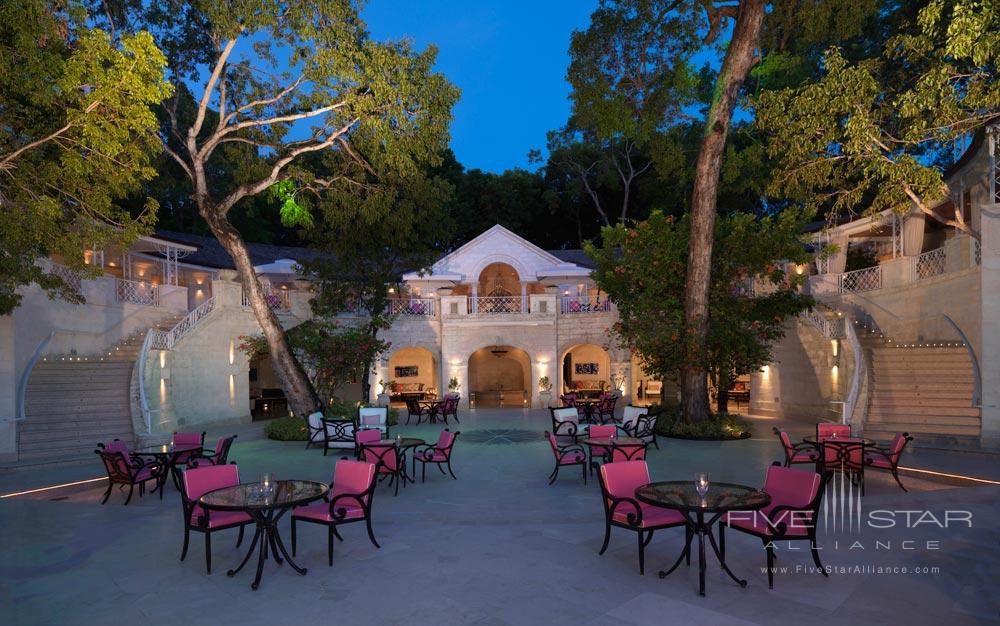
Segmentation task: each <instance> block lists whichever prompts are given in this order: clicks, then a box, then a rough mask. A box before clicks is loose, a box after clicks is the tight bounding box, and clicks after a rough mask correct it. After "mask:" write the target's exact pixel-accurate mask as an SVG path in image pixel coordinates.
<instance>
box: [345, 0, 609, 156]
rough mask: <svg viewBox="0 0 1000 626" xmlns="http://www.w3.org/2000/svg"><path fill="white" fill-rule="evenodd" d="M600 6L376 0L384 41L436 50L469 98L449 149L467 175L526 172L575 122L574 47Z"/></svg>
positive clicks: (373, 18) (573, 1) (377, 29)
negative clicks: (552, 138) (556, 134)
mask: <svg viewBox="0 0 1000 626" xmlns="http://www.w3.org/2000/svg"><path fill="white" fill-rule="evenodd" d="M596 7H597V0H561V1H553V0H534V1H525V0H416V1H414V0H369V3H368V4H367V6H366V7H365V8H364V10H363V12H362V16H363V18H364V19H365V21H366V22H367V23H368V27H369V30H370V31H371V33H372V36H373V37H374V38H375V39H376V40H386V39H401V38H403V37H409V38H411V39H413V41H414V42H415V43H416V45H417V46H418V47H419V48H420V49H423V48H425V47H426V46H427V45H428V44H435V45H437V47H438V63H437V69H438V70H439V71H440V72H442V73H443V74H444V75H445V76H447V77H448V79H449V80H450V81H451V82H452V83H454V84H455V85H457V86H458V87H459V88H460V89H461V90H462V97H461V100H460V101H459V102H458V104H457V105H456V106H455V109H454V111H453V113H454V118H455V119H454V121H453V122H452V126H451V134H452V138H451V147H452V149H453V150H454V151H455V155H456V156H457V158H458V160H459V162H461V163H462V164H463V165H465V167H466V168H468V169H473V168H479V169H483V170H487V171H491V172H502V171H503V170H505V169H508V168H511V167H528V159H527V153H528V150H530V149H532V148H539V149H544V148H545V133H546V132H547V131H550V130H555V129H557V128H559V127H561V126H562V125H563V124H565V122H566V119H567V118H568V117H569V111H570V103H569V100H568V99H567V96H568V95H569V84H568V83H567V82H566V68H567V66H568V65H569V54H568V50H569V39H570V34H571V33H572V32H573V31H574V30H583V29H585V28H586V27H587V25H588V24H589V23H590V14H591V13H592V12H593V11H594V9H595V8H596Z"/></svg>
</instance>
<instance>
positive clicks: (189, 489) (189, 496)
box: [181, 464, 254, 574]
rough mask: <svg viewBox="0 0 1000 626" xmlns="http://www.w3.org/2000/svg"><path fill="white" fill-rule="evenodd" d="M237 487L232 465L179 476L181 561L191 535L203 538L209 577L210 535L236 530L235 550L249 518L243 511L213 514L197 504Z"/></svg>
mask: <svg viewBox="0 0 1000 626" xmlns="http://www.w3.org/2000/svg"><path fill="white" fill-rule="evenodd" d="M238 484H240V471H239V469H238V468H237V467H236V465H235V464H230V465H208V466H205V467H193V468H190V469H186V470H184V473H183V475H182V476H181V485H182V489H181V504H182V505H183V507H184V547H183V548H182V549H181V561H183V560H184V559H185V557H187V552H188V542H189V540H190V538H191V531H192V530H193V531H196V532H200V533H204V534H205V571H207V572H208V573H209V574H211V573H212V533H214V532H218V531H220V530H228V529H230V528H239V529H240V534H239V535H238V536H237V537H236V547H237V548H238V547H240V544H241V543H243V531H244V527H245V526H246V525H247V524H253V523H254V522H253V518H252V517H250V516H249V515H247V514H246V513H244V512H243V511H213V510H211V509H206V508H205V507H203V506H201V505H200V504H198V499H199V498H201V497H202V496H203V495H205V494H206V493H208V492H209V491H215V490H216V489H222V488H223V487H233V486H235V485H238Z"/></svg>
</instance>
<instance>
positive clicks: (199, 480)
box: [183, 465, 240, 519]
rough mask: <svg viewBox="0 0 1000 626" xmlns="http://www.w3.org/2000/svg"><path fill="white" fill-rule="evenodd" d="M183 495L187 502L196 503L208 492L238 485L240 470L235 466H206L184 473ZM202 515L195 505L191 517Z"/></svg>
mask: <svg viewBox="0 0 1000 626" xmlns="http://www.w3.org/2000/svg"><path fill="white" fill-rule="evenodd" d="M183 479H184V493H185V494H187V498H188V500H191V501H197V500H198V498H200V497H202V496H203V495H205V494H206V493H208V492H209V491H214V490H216V489H222V488H223V487H232V486H234V485H238V484H240V470H239V468H238V467H236V466H235V465H206V466H205V467H197V468H193V469H189V470H186V471H185V472H184V477H183ZM202 514H204V509H203V508H202V507H201V506H200V505H195V507H194V509H193V515H192V517H193V518H194V519H197V517H198V516H199V515H202Z"/></svg>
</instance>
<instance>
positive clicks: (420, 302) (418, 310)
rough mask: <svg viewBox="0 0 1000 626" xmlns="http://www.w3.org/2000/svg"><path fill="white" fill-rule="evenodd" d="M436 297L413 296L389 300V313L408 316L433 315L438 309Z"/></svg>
mask: <svg viewBox="0 0 1000 626" xmlns="http://www.w3.org/2000/svg"><path fill="white" fill-rule="evenodd" d="M435 303H436V301H435V300H434V298H411V299H409V300H389V315H402V316H406V317H433V316H434V314H435V312H436V311H437V307H436V306H435Z"/></svg>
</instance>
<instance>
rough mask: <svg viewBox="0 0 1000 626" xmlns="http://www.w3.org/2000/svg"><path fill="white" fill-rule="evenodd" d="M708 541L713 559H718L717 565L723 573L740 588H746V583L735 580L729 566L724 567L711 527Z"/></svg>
mask: <svg viewBox="0 0 1000 626" xmlns="http://www.w3.org/2000/svg"><path fill="white" fill-rule="evenodd" d="M708 540H709V542H710V543H711V544H712V550H713V551H714V552H715V558H717V559H719V564H720V565H722V569H723V571H725V572H726V573H727V574H729V577H730V578H732V579H733V580H734V581H736V584H738V585H739V586H740V587H746V586H747V581H746V580H744V579H742V578H737V577H736V574H734V573H733V572H732V570H730V569H729V566H728V565H726V560H725V559H724V558H722V554H720V553H719V546H718V545H717V544H716V543H715V536H714V535H713V534H712V528H711V526H709V528H708Z"/></svg>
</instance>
